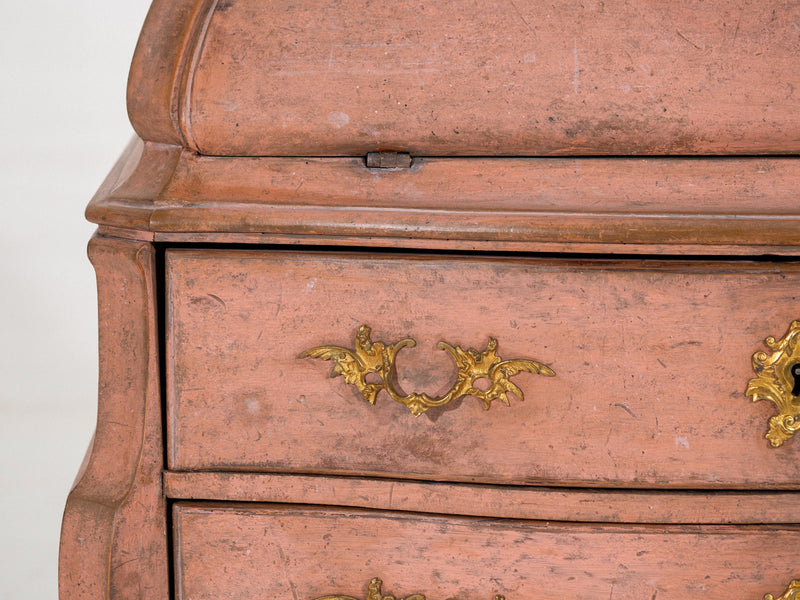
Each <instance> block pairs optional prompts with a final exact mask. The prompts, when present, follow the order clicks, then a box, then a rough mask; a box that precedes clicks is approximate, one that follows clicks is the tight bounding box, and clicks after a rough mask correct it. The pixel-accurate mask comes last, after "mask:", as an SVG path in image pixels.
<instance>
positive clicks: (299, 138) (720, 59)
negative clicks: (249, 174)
mask: <svg viewBox="0 0 800 600" xmlns="http://www.w3.org/2000/svg"><path fill="white" fill-rule="evenodd" d="M153 12H154V18H153V19H151V20H149V22H148V23H147V26H146V27H145V35H144V38H143V42H142V44H140V46H139V50H138V52H137V56H136V59H135V61H134V69H133V70H132V77H131V80H130V86H129V107H130V113H131V117H132V120H133V123H134V125H135V127H136V129H137V131H139V132H140V133H141V134H142V135H143V137H144V138H145V139H147V140H148V141H158V142H168V143H177V144H180V145H188V146H189V147H191V148H194V149H197V150H198V151H200V152H201V153H203V154H209V155H228V156H260V155H265V156H270V155H287V156H308V155H323V156H324V155H362V154H364V153H366V152H368V151H371V150H375V149H377V148H395V149H402V150H406V151H410V152H411V153H413V154H418V155H428V156H430V155H438V156H440V155H451V156H452V155H487V154H493V155H547V154H579V155H587V154H606V155H622V154H732V153H739V154H753V153H758V154H762V153H796V152H798V151H799V150H800V136H798V133H797V127H796V126H795V125H796V115H797V111H798V109H799V108H800V104H798V100H799V98H798V95H797V93H796V90H797V89H800V71H799V70H798V69H797V68H796V64H797V56H798V49H800V30H799V29H798V23H800V7H799V6H797V4H796V3H787V2H785V1H783V0H758V1H743V2H729V1H727V0H712V1H708V0H706V1H700V0H692V1H689V2H654V1H647V2H635V3H631V2H627V1H625V0H603V1H599V0H588V1H586V2H581V3H577V2H572V1H569V0H558V1H555V2H546V3H543V2H521V1H518V2H507V1H502V0H481V1H476V0H458V1H455V2H424V1H422V0H396V1H393V2H369V3H366V4H365V3H364V2H355V1H353V0H347V1H339V2H326V1H323V0H305V1H303V2H292V3H285V2H263V1H262V0H219V1H209V0H197V1H195V2H191V0H182V1H180V2H164V1H158V2H156V3H155V5H154V11H153ZM176 23H177V26H176ZM148 41H149V42H150V43H147V42H148ZM170 84H171V86H170Z"/></svg>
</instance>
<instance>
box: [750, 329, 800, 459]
mask: <svg viewBox="0 0 800 600" xmlns="http://www.w3.org/2000/svg"><path fill="white" fill-rule="evenodd" d="M765 343H766V344H767V346H769V347H770V349H771V350H772V351H773V352H772V353H771V354H767V353H766V352H756V353H755V354H753V370H755V372H756V375H757V376H756V377H755V378H754V379H751V380H750V382H749V383H748V384H747V390H746V391H745V394H746V395H748V396H750V397H752V399H753V402H756V401H758V400H771V401H772V402H773V403H774V404H775V406H777V407H778V414H777V415H775V416H774V417H772V418H770V420H769V431H768V432H767V435H766V438H767V439H768V440H769V442H770V444H772V446H773V447H775V448H777V447H778V446H780V445H781V444H783V442H785V441H786V440H788V439H789V438H791V437H792V436H793V435H794V433H795V432H796V431H798V430H800V321H794V322H793V323H792V324H791V325H790V326H789V331H787V332H786V335H784V336H783V337H782V338H781V339H779V340H777V341H776V340H775V338H773V337H768V338H767V339H766V340H765Z"/></svg>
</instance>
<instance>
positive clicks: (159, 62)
mask: <svg viewBox="0 0 800 600" xmlns="http://www.w3.org/2000/svg"><path fill="white" fill-rule="evenodd" d="M211 6H212V2H211V1H210V0H154V2H153V4H152V5H151V7H150V11H149V12H148V14H147V18H146V19H145V22H144V26H143V28H142V32H141V35H140V37H139V41H138V43H137V45H136V51H135V52H134V56H133V61H132V63H131V69H130V73H129V75H128V91H127V98H128V117H129V119H130V121H131V124H132V125H133V128H134V130H135V131H136V132H137V133H138V134H139V135H140V136H141V137H142V139H144V140H146V141H148V142H159V143H164V144H178V145H186V140H185V139H184V135H183V132H182V131H181V117H180V103H181V97H182V95H183V85H184V83H185V80H186V76H187V70H188V68H189V66H190V61H191V54H192V49H193V46H194V44H195V42H196V40H197V34H198V31H199V28H200V25H201V23H202V22H203V20H204V18H205V16H206V14H207V13H208V11H209V10H210V9H211Z"/></svg>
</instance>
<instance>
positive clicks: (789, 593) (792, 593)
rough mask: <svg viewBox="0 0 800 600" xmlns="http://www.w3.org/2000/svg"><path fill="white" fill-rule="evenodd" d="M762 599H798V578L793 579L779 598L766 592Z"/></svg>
mask: <svg viewBox="0 0 800 600" xmlns="http://www.w3.org/2000/svg"><path fill="white" fill-rule="evenodd" d="M764 600H800V579H795V580H793V581H792V582H791V583H790V584H789V587H788V589H787V590H786V591H785V592H784V594H783V596H781V597H780V598H775V597H774V596H773V595H772V594H767V595H766V596H764Z"/></svg>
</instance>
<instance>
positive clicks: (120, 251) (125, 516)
mask: <svg viewBox="0 0 800 600" xmlns="http://www.w3.org/2000/svg"><path fill="white" fill-rule="evenodd" d="M89 255H90V258H91V261H92V263H93V265H94V267H95V270H96V273H97V284H98V300H99V302H98V304H99V322H100V346H99V349H100V378H99V399H98V419H97V429H96V432H95V436H94V439H93V442H92V444H91V446H90V451H89V455H88V456H87V458H86V460H85V461H84V465H83V466H82V468H81V472H80V473H79V474H78V479H77V481H76V483H75V485H74V487H73V489H72V491H71V492H70V495H69V498H68V500H67V505H66V508H65V511H64V519H63V523H62V531H61V547H60V553H59V597H60V598H61V600H84V599H86V600H89V599H92V600H95V599H97V598H103V599H108V598H112V597H113V598H115V599H123V598H125V599H126V600H127V599H130V600H133V599H134V598H144V597H146V598H149V599H153V600H157V599H162V600H166V599H167V598H168V588H167V582H168V575H167V553H166V506H165V501H164V498H163V494H162V489H161V478H160V472H161V468H162V464H163V460H162V456H163V453H162V449H161V431H160V429H161V412H160V393H159V376H158V362H157V361H158V356H157V354H158V353H157V348H158V343H157V333H156V307H155V304H154V302H155V301H154V298H155V289H154V273H155V252H154V250H153V248H152V246H151V245H149V244H145V243H142V242H131V241H124V240H115V239H110V238H102V237H99V236H95V237H94V238H93V239H92V241H91V243H90V245H89Z"/></svg>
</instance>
